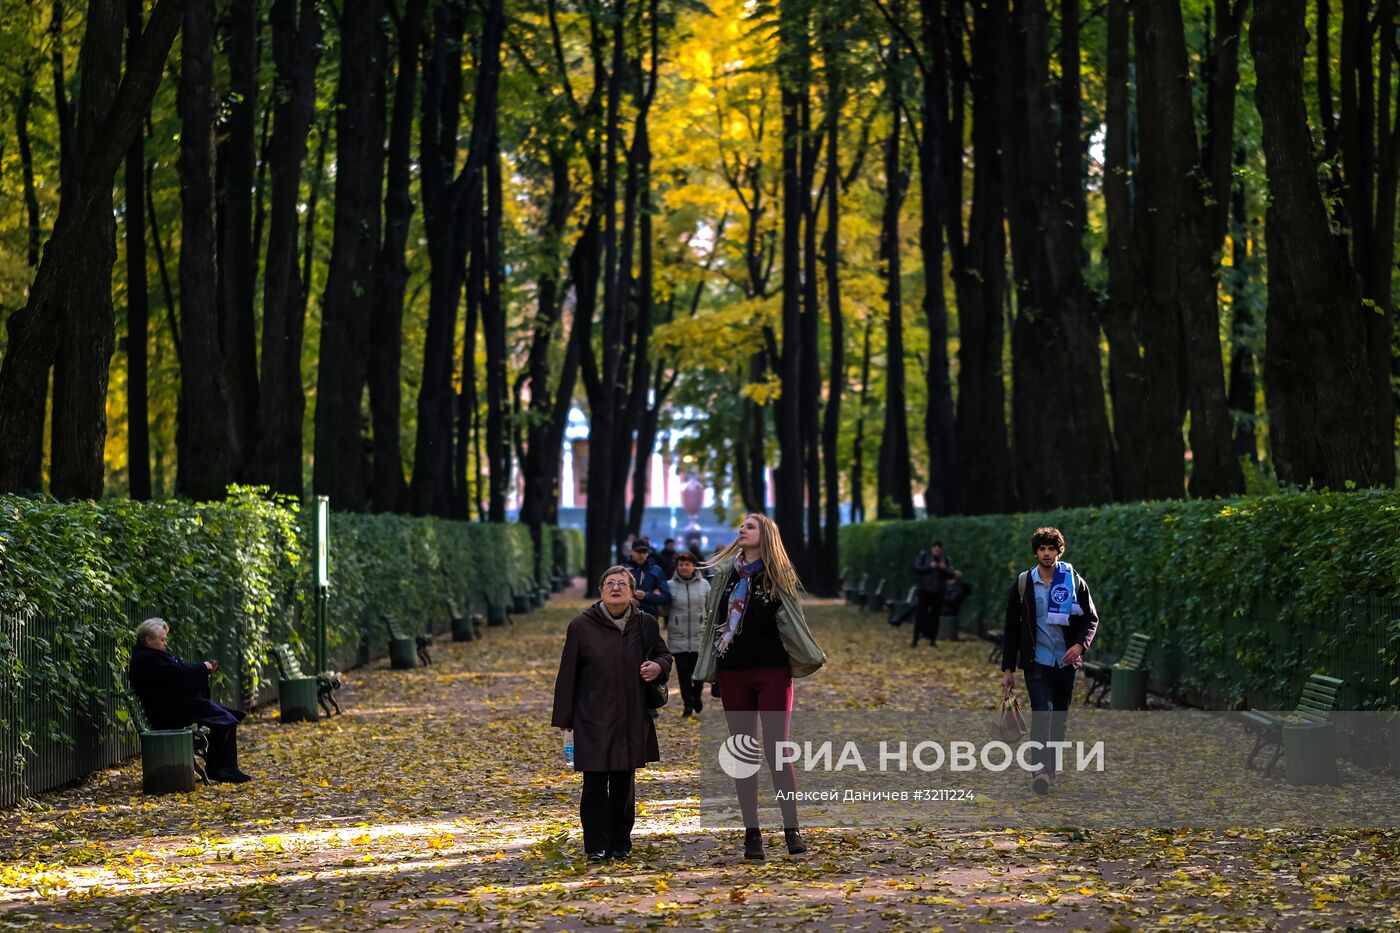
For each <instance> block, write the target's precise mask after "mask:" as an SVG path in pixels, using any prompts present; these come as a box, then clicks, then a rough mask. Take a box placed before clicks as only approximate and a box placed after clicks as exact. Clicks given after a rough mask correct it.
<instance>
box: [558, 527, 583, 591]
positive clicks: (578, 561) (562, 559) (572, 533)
mask: <svg viewBox="0 0 1400 933" xmlns="http://www.w3.org/2000/svg"><path fill="white" fill-rule="evenodd" d="M554 570H555V572H556V573H561V574H563V575H564V576H565V577H566V578H568V579H571V580H572V579H573V578H574V577H578V576H582V575H583V572H584V567H583V532H582V531H580V530H579V529H577V528H555V529H554Z"/></svg>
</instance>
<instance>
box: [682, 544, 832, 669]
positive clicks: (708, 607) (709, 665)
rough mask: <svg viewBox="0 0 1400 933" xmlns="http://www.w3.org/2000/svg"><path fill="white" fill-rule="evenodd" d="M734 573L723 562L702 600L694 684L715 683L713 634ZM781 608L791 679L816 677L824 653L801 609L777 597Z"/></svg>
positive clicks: (780, 628) (781, 631)
mask: <svg viewBox="0 0 1400 933" xmlns="http://www.w3.org/2000/svg"><path fill="white" fill-rule="evenodd" d="M733 573H734V562H733V561H732V560H729V561H725V562H724V563H723V564H720V565H719V567H718V568H717V569H716V571H715V576H714V579H712V580H711V581H710V595H709V598H708V599H706V600H705V627H704V629H703V630H702V631H701V633H700V656H699V657H698V658H696V660H695V673H694V674H693V675H691V676H692V677H693V678H694V679H695V680H703V681H708V682H710V683H714V681H715V672H716V665H715V633H716V631H717V630H718V628H719V617H720V615H721V614H722V613H723V612H724V610H725V608H727V607H721V605H720V600H721V599H722V597H723V596H724V590H725V587H727V586H728V585H729V578H730V576H731V575H732V574H733ZM779 598H780V599H781V600H782V605H781V606H779V607H778V634H779V635H780V636H781V637H782V639H783V647H784V648H786V649H787V653H788V665H789V667H790V668H791V669H792V676H794V677H806V676H807V675H808V674H812V673H815V672H816V671H817V670H818V669H819V668H820V667H821V666H822V665H823V664H825V663H826V652H825V651H822V649H821V647H820V646H819V645H818V644H817V642H816V639H814V638H812V630H811V629H809V628H808V627H807V619H806V618H805V617H804V616H803V615H802V605H801V604H800V603H799V602H798V601H797V600H796V599H794V598H792V597H791V596H786V595H780V597H779Z"/></svg>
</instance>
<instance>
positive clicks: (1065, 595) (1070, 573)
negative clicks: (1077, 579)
mask: <svg viewBox="0 0 1400 933" xmlns="http://www.w3.org/2000/svg"><path fill="white" fill-rule="evenodd" d="M1083 614H1084V608H1083V607H1082V606H1080V605H1079V603H1078V602H1076V601H1075V599H1074V568H1073V567H1071V566H1070V565H1069V564H1067V563H1065V562H1064V561H1056V562H1055V576H1054V577H1053V578H1051V580H1050V592H1049V593H1047V594H1046V600H1045V624H1046V625H1069V617H1070V616H1082V615H1083Z"/></svg>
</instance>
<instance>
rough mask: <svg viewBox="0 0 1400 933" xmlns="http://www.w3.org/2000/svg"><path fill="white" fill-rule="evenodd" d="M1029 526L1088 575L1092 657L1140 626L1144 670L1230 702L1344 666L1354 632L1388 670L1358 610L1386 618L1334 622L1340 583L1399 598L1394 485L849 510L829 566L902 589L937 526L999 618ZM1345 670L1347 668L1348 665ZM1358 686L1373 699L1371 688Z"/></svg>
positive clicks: (1383, 640) (1023, 562) (1280, 690)
mask: <svg viewBox="0 0 1400 933" xmlns="http://www.w3.org/2000/svg"><path fill="white" fill-rule="evenodd" d="M1041 525H1054V526H1056V527H1058V528H1059V529H1060V530H1061V531H1062V532H1063V533H1064V535H1065V539H1066V542H1067V548H1066V551H1065V559H1066V560H1067V561H1069V562H1070V563H1072V564H1074V566H1075V568H1076V569H1078V570H1079V571H1080V573H1082V574H1083V575H1084V577H1085V578H1086V579H1087V580H1088V581H1089V583H1090V586H1091V587H1092V589H1093V593H1094V601H1095V603H1096V604H1097V606H1098V610H1099V615H1100V617H1101V619H1102V622H1101V625H1100V628H1099V635H1098V638H1097V640H1096V641H1095V649H1094V654H1095V655H1096V656H1098V657H1107V658H1110V659H1111V658H1113V657H1115V656H1116V655H1117V653H1118V652H1119V651H1121V650H1122V647H1123V645H1124V643H1125V642H1126V640H1127V636H1128V635H1129V634H1131V633H1132V632H1135V631H1142V632H1146V633H1148V634H1149V635H1151V636H1152V637H1153V656H1154V657H1153V660H1154V664H1155V670H1156V672H1163V671H1164V670H1168V669H1169V670H1170V673H1171V674H1172V675H1173V676H1177V677H1179V678H1181V679H1183V680H1184V681H1186V682H1187V684H1188V686H1192V687H1195V688H1198V689H1199V690H1200V691H1201V692H1204V693H1208V694H1214V695H1217V696H1220V697H1222V698H1225V699H1229V700H1234V701H1240V700H1243V699H1244V698H1245V697H1248V696H1249V695H1251V694H1254V695H1256V696H1258V695H1273V696H1275V697H1278V698H1279V699H1284V698H1286V697H1287V696H1288V695H1289V692H1290V690H1292V687H1291V686H1290V685H1291V684H1293V683H1295V682H1296V681H1297V680H1298V679H1300V678H1306V677H1307V675H1308V674H1310V673H1313V672H1315V671H1325V672H1327V673H1332V674H1334V675H1336V676H1339V677H1344V678H1348V673H1349V672H1347V671H1342V670H1338V669H1336V668H1337V667H1338V665H1339V664H1341V663H1344V662H1345V661H1346V658H1347V656H1350V655H1357V654H1361V653H1364V652H1362V651H1359V650H1353V649H1352V648H1351V647H1349V646H1351V645H1355V644H1359V643H1361V642H1363V641H1364V642H1365V643H1366V644H1368V645H1380V646H1382V648H1381V649H1379V650H1381V651H1383V652H1384V657H1382V658H1376V657H1355V658H1353V659H1352V661H1354V663H1355V665H1357V667H1356V670H1361V669H1362V668H1363V667H1365V668H1367V676H1368V677H1369V678H1370V680H1372V681H1376V682H1379V681H1380V679H1381V677H1382V674H1381V673H1380V672H1379V671H1376V670H1371V668H1384V669H1386V670H1390V671H1394V669H1395V668H1396V665H1397V659H1398V658H1400V626H1397V625H1396V624H1395V623H1394V622H1391V623H1386V622H1385V621H1375V622H1367V623H1365V624H1367V625H1371V626H1372V627H1376V628H1379V627H1384V626H1386V625H1387V624H1388V625H1389V627H1388V628H1387V630H1386V631H1379V630H1377V631H1371V632H1365V633H1357V632H1355V631H1351V630H1352V629H1354V628H1355V627H1356V626H1355V623H1353V622H1347V623H1346V624H1344V625H1342V624H1335V623H1336V621H1337V619H1338V614H1339V611H1340V610H1341V607H1342V604H1343V602H1344V599H1345V598H1346V597H1381V598H1384V599H1397V598H1400V493H1397V492H1394V491H1387V490H1367V491H1362V492H1347V493H1325V492H1324V493H1294V494H1285V495H1272V496H1263V497H1244V498H1239V499H1231V500H1212V501H1193V502H1179V501H1173V502H1149V503H1139V504H1131V505H1111V506H1103V507H1099V508H1084V509H1060V510H1054V511H1049V512H1044V513H1039V514H1026V515H995V516H967V517H962V516H960V517H952V518H935V519H928V520H923V521H912V522H871V523H866V524H861V525H850V526H847V527H845V528H842V529H841V541H840V544H841V556H842V561H843V563H844V567H845V571H844V574H843V576H844V577H845V579H846V580H847V581H852V580H857V579H858V578H860V577H861V576H862V575H864V574H869V575H870V580H871V585H872V586H873V585H874V583H875V582H876V581H878V580H880V579H887V580H888V582H887V583H886V588H885V593H886V595H887V596H890V595H895V594H899V595H902V593H903V590H904V588H907V587H908V586H909V585H911V584H912V583H913V574H912V572H911V570H910V562H911V560H912V559H913V557H914V555H915V553H917V551H918V550H919V549H920V548H924V547H927V546H928V545H929V544H930V543H931V542H932V541H934V540H941V541H943V543H944V545H945V546H946V548H947V550H948V553H949V554H950V556H951V557H952V558H953V560H954V561H955V563H956V564H957V566H958V567H959V568H960V569H961V570H962V571H963V574H964V576H965V578H966V579H967V580H968V582H970V583H971V584H972V586H973V594H974V595H973V597H972V600H971V603H972V608H974V609H975V610H976V611H977V612H978V614H979V618H982V619H985V620H987V622H988V624H989V625H991V626H992V627H993V628H994V629H999V628H1000V625H1001V619H1002V617H1003V611H1004V607H1005V605H1006V598H1007V592H1008V589H1009V587H1010V586H1011V584H1012V583H1013V582H1014V581H1015V575H1016V573H1017V572H1019V571H1020V570H1023V569H1026V568H1027V567H1029V566H1030V565H1031V564H1032V563H1033V558H1032V553H1031V549H1030V538H1031V533H1032V532H1033V531H1034V530H1035V529H1036V528H1037V527H1039V526H1041ZM1382 615H1384V614H1382ZM1266 629H1267V631H1266ZM1358 634H1360V635H1362V636H1364V638H1360V639H1358V637H1357V636H1358ZM1342 639H1347V640H1346V641H1345V642H1343V641H1342ZM1280 645H1286V646H1288V647H1287V648H1285V649H1282V650H1281V649H1280V648H1279V646H1280ZM1339 658H1340V659H1341V660H1339ZM1329 667H1330V668H1333V669H1332V670H1327V668H1329ZM1348 679H1350V680H1353V681H1356V680H1359V678H1358V676H1357V675H1356V674H1354V673H1353V675H1352V676H1351V677H1350V678H1348ZM1384 686H1389V684H1385V685H1384ZM1293 699H1296V693H1294V695H1293ZM1356 699H1357V701H1358V702H1359V703H1361V704H1363V705H1366V704H1368V703H1369V704H1370V705H1377V704H1379V703H1380V702H1382V701H1381V699H1380V697H1379V691H1373V692H1372V694H1371V695H1370V696H1369V697H1368V696H1358V697H1356ZM1289 705H1290V706H1291V703H1290V704H1289Z"/></svg>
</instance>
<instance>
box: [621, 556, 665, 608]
mask: <svg viewBox="0 0 1400 933" xmlns="http://www.w3.org/2000/svg"><path fill="white" fill-rule="evenodd" d="M622 566H624V567H626V568H627V570H628V572H630V573H631V574H632V579H633V581H634V582H635V584H636V588H637V593H636V594H635V596H634V605H635V606H636V608H638V609H640V610H642V612H645V613H646V614H647V615H649V616H651V617H652V618H654V619H660V618H661V614H662V607H663V606H669V605H670V604H671V590H670V588H669V587H668V586H667V585H666V575H665V574H664V573H662V572H661V566H660V565H659V564H657V562H656V561H655V560H653V559H652V556H651V544H650V542H648V541H647V539H646V538H637V539H636V540H635V541H633V542H632V553H631V556H630V557H628V559H627V560H626V562H624V563H623V565H622Z"/></svg>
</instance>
